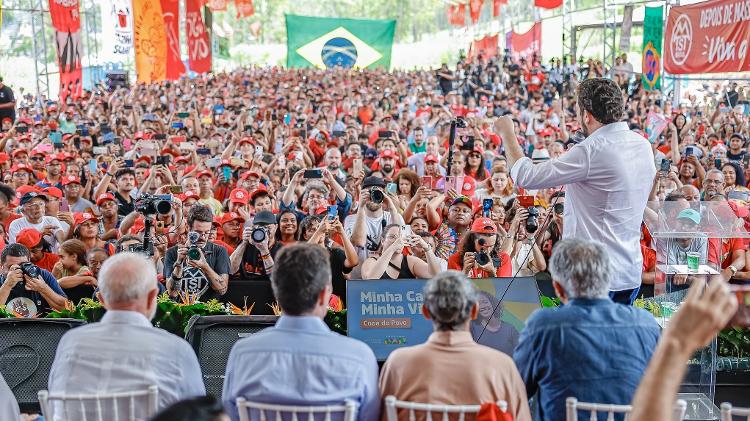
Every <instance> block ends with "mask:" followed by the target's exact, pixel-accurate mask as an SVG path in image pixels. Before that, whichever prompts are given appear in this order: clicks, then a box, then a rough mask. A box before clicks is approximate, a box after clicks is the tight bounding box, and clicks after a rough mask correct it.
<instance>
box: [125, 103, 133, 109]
mask: <svg viewBox="0 0 750 421" xmlns="http://www.w3.org/2000/svg"><path fill="white" fill-rule="evenodd" d="M122 108H124V109H126V110H132V109H133V106H132V105H127V104H126V105H123V106H122Z"/></svg>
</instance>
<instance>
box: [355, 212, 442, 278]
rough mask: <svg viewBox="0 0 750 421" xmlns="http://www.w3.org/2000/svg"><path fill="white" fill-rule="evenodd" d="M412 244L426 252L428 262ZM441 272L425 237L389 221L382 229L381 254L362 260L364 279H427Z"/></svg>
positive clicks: (438, 262)
mask: <svg viewBox="0 0 750 421" xmlns="http://www.w3.org/2000/svg"><path fill="white" fill-rule="evenodd" d="M410 247H418V248H420V249H422V250H424V251H425V253H426V256H427V261H424V260H422V259H420V258H419V257H417V256H414V255H412V254H411V252H410V251H409V248H410ZM438 272H440V261H439V260H438V258H437V256H435V250H434V249H433V248H432V246H431V245H430V244H428V243H427V242H426V241H425V240H424V238H422V237H420V236H418V235H414V234H413V233H412V232H411V230H410V229H409V227H407V226H403V225H399V224H390V225H388V226H386V227H385V228H384V229H383V238H382V239H381V241H380V253H379V256H371V257H369V258H368V259H367V260H365V261H364V263H362V279H412V278H417V279H428V278H431V277H433V276H435V275H437V274H438Z"/></svg>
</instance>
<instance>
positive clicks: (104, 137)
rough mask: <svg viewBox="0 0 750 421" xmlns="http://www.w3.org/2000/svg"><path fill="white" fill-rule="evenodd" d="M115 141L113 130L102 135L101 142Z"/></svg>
mask: <svg viewBox="0 0 750 421" xmlns="http://www.w3.org/2000/svg"><path fill="white" fill-rule="evenodd" d="M114 141H115V132H108V133H104V134H103V135H102V143H104V144H107V143H112V142H114Z"/></svg>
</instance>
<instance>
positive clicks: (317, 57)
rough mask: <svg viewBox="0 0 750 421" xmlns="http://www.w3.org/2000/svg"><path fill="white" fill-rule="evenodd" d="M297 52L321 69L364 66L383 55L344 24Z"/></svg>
mask: <svg viewBox="0 0 750 421" xmlns="http://www.w3.org/2000/svg"><path fill="white" fill-rule="evenodd" d="M297 54H299V55H300V56H302V57H303V58H304V59H305V60H307V61H309V62H310V63H312V64H313V65H315V66H316V67H318V68H321V69H326V68H331V67H344V68H364V67H367V66H370V65H372V64H373V63H375V62H376V61H378V60H380V58H381V57H383V55H382V54H380V53H379V52H377V51H376V50H375V49H374V48H372V47H370V46H369V45H367V43H365V42H364V41H362V40H361V39H359V38H358V37H357V36H355V35H354V34H352V33H351V32H349V31H347V30H346V29H344V27H342V26H339V27H338V28H336V29H334V30H333V31H331V32H328V33H327V34H325V35H322V36H320V37H318V38H317V39H315V40H313V41H310V42H309V43H307V44H305V45H303V46H302V47H300V48H298V49H297Z"/></svg>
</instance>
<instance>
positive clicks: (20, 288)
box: [0, 269, 65, 317]
mask: <svg viewBox="0 0 750 421" xmlns="http://www.w3.org/2000/svg"><path fill="white" fill-rule="evenodd" d="M5 276H6V275H0V285H2V284H3V283H5ZM41 276H42V279H43V280H44V282H45V283H46V284H47V285H49V287H50V288H51V289H52V291H54V292H56V293H57V294H60V295H62V296H63V297H65V293H64V292H63V290H62V289H61V288H60V285H59V284H58V283H57V279H55V277H54V276H53V275H52V274H51V273H49V272H47V271H46V270H44V269H41ZM1 304H5V309H6V310H8V312H15V313H17V314H19V315H21V316H23V317H31V316H33V315H34V314H39V315H46V314H47V313H49V312H51V311H52V307H50V305H49V303H48V302H47V300H45V299H44V297H42V294H40V293H38V292H36V291H29V290H27V289H26V287H25V286H24V283H23V282H19V283H17V284H16V285H15V286H13V288H12V289H11V290H10V294H8V301H7V302H6V303H1Z"/></svg>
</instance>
